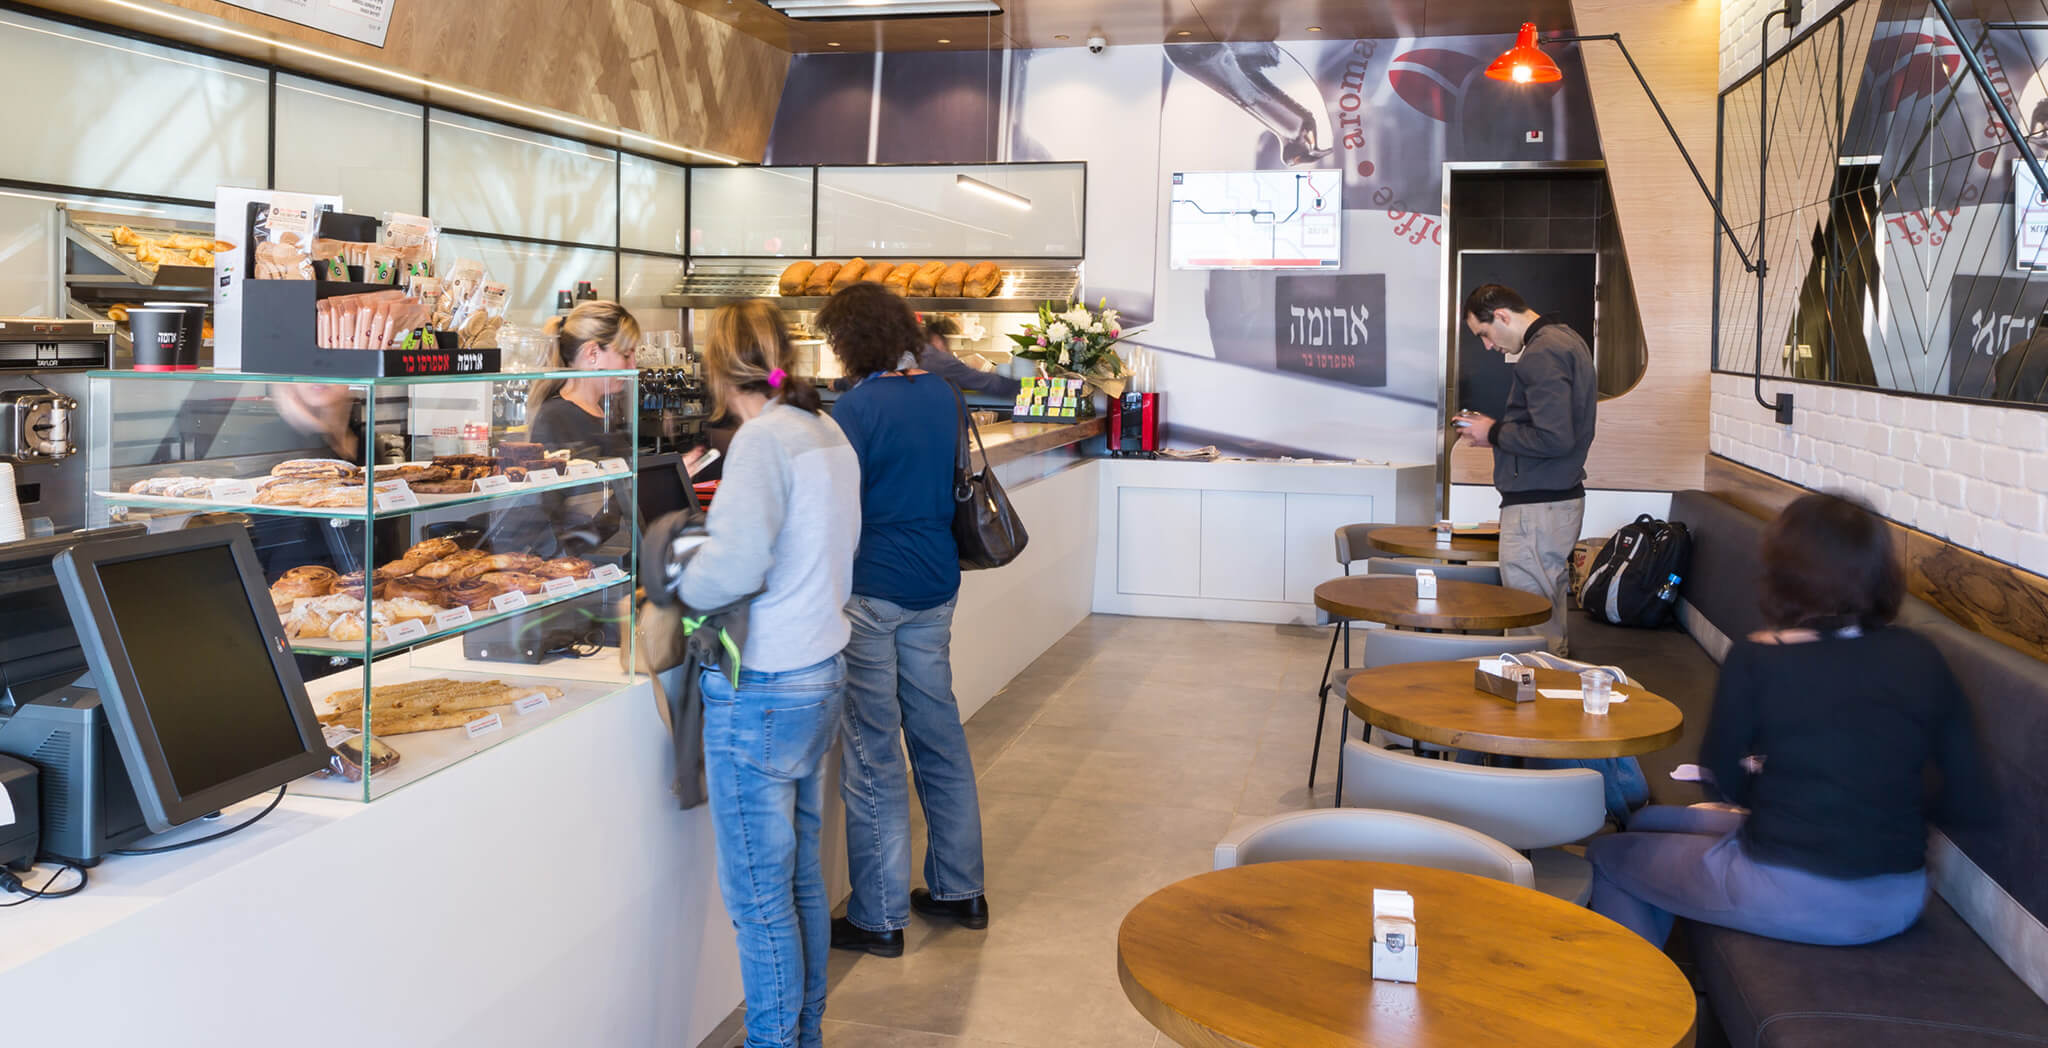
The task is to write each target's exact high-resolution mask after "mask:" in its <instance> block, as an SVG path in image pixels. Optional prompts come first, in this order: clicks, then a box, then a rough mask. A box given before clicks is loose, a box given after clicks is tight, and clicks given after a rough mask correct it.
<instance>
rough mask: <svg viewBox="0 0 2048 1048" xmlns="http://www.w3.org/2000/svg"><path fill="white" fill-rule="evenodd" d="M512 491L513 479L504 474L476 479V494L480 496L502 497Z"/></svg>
mask: <svg viewBox="0 0 2048 1048" xmlns="http://www.w3.org/2000/svg"><path fill="white" fill-rule="evenodd" d="M511 490H512V478H511V477H508V476H506V475H504V474H503V473H500V474H497V475H496V476H490V477H478V478H476V493H477V494H479V495H502V494H504V493H505V492H508V491H511Z"/></svg>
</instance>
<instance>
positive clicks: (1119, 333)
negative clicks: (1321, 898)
mask: <svg viewBox="0 0 2048 1048" xmlns="http://www.w3.org/2000/svg"><path fill="white" fill-rule="evenodd" d="M1123 336H1124V329H1123V328H1120V327H1117V326H1115V325H1114V324H1112V325H1110V328H1109V337H1111V338H1122V337H1123Z"/></svg>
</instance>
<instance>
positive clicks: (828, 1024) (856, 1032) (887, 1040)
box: [825, 1019, 1014, 1048]
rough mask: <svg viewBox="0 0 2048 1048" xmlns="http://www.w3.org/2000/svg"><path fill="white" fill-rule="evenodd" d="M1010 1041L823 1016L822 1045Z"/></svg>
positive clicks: (915, 1047) (940, 1046) (928, 1047)
mask: <svg viewBox="0 0 2048 1048" xmlns="http://www.w3.org/2000/svg"><path fill="white" fill-rule="evenodd" d="M1013 1044H1014V1042H1010V1041H987V1040H982V1039H981V1038H978V1037H977V1038H962V1037H949V1036H947V1035H945V1034H937V1033H925V1032H923V1031H921V1030H898V1029H891V1028H889V1027H886V1026H868V1025H865V1024H863V1023H850V1022H840V1021H839V1020H837V1019H827V1020H825V1048H1012V1045H1013Z"/></svg>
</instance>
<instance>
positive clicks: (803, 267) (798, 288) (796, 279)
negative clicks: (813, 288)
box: [776, 259, 818, 295]
mask: <svg viewBox="0 0 2048 1048" xmlns="http://www.w3.org/2000/svg"><path fill="white" fill-rule="evenodd" d="M817 268H818V264H817V263H816V262H812V261H810V260H809V259H806V260H804V261H802V262H796V263H792V264H791V265H790V267H789V268H788V269H785V270H783V271H782V279H781V280H780V281H778V282H777V285H776V290H778V291H780V292H782V293H783V294H785V295H801V294H803V293H804V285H805V284H806V283H808V282H809V281H810V279H811V271H812V270H815V269H817Z"/></svg>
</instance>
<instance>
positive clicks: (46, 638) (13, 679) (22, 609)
mask: <svg viewBox="0 0 2048 1048" xmlns="http://www.w3.org/2000/svg"><path fill="white" fill-rule="evenodd" d="M148 531H149V529H147V528H145V527H143V526H142V525H140V524H117V525H115V526H113V527H110V528H97V529H94V530H90V531H74V532H70V533H68V534H64V535H50V536H47V537H44V538H34V539H24V540H22V541H19V542H7V543H0V713H6V712H8V711H10V710H12V709H13V708H15V707H16V706H18V705H20V704H21V703H23V702H26V701H28V700H29V699H31V698H34V697H35V696H36V695H38V694H41V693H42V692H44V691H47V690H49V689H51V688H53V687H56V686H58V685H60V684H69V683H71V682H72V681H73V680H74V679H76V678H77V677H78V675H79V674H80V673H81V672H83V671H84V670H85V653H84V652H82V651H80V650H78V636H77V634H76V633H74V632H73V631H72V629H71V613H70V612H69V611H67V610H66V609H65V607H64V591H63V590H61V589H59V588H58V587H57V572H56V569H55V567H54V566H53V562H54V561H55V560H56V557H57V554H59V553H62V552H64V551H65V550H67V549H70V548H71V547H73V546H76V545H78V544H80V543H84V542H93V541H97V540H100V539H121V538H134V537H136V536H138V535H144V534H147V533H148Z"/></svg>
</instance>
